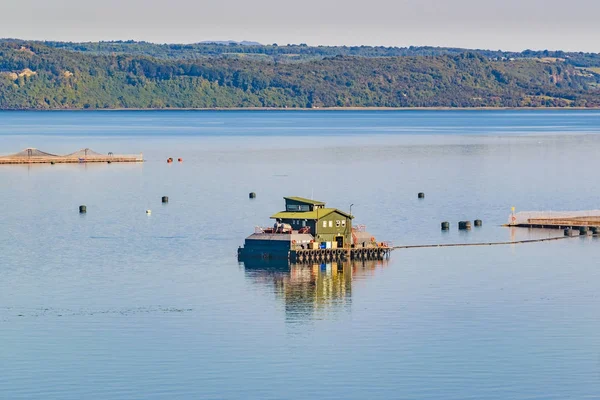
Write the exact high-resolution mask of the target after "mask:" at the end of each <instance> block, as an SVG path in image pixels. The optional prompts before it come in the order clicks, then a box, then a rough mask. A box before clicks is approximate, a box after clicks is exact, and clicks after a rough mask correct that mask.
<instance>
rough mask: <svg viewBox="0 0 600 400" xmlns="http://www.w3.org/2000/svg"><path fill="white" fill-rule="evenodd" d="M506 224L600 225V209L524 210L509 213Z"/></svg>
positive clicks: (521, 225) (532, 226)
mask: <svg viewBox="0 0 600 400" xmlns="http://www.w3.org/2000/svg"><path fill="white" fill-rule="evenodd" d="M507 226H514V227H521V228H542V229H566V228H570V229H581V228H595V227H600V210H590V211H572V212H553V211H543V212H540V211H526V212H519V213H516V214H511V216H510V217H509V223H508V224H507Z"/></svg>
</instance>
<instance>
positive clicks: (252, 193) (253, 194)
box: [248, 192, 256, 199]
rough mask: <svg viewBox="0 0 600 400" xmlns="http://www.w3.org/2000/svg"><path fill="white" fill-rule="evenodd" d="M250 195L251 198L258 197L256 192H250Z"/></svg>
mask: <svg viewBox="0 0 600 400" xmlns="http://www.w3.org/2000/svg"><path fill="white" fill-rule="evenodd" d="M248 197H249V198H251V199H255V198H256V193H254V192H250V194H249V195H248Z"/></svg>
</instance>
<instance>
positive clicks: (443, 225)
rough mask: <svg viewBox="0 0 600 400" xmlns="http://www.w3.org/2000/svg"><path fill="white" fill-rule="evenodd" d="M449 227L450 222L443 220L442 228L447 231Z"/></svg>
mask: <svg viewBox="0 0 600 400" xmlns="http://www.w3.org/2000/svg"><path fill="white" fill-rule="evenodd" d="M449 229H450V222H448V221H444V222H442V230H443V231H447V230H449Z"/></svg>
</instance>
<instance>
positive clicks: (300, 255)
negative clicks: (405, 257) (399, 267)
mask: <svg viewBox="0 0 600 400" xmlns="http://www.w3.org/2000/svg"><path fill="white" fill-rule="evenodd" d="M391 251H392V248H391V247H359V248H354V249H298V250H292V251H290V261H291V262H293V263H310V262H327V261H345V260H384V259H386V258H389V257H390V253H391Z"/></svg>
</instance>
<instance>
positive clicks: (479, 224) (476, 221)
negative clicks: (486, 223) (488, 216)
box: [474, 219, 483, 226]
mask: <svg viewBox="0 0 600 400" xmlns="http://www.w3.org/2000/svg"><path fill="white" fill-rule="evenodd" d="M474 223H475V226H482V225H483V221H482V220H480V219H476V220H475V221H474Z"/></svg>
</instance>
